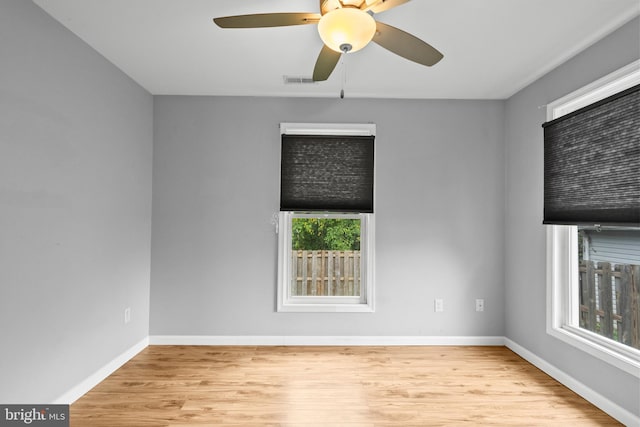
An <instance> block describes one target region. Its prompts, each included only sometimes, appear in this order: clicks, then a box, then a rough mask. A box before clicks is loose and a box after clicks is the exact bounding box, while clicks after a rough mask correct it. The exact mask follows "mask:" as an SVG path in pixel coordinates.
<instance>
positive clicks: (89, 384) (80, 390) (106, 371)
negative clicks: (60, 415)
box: [52, 337, 149, 405]
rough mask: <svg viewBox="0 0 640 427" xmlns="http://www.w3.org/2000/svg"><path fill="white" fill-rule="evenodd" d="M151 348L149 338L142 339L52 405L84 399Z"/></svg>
mask: <svg viewBox="0 0 640 427" xmlns="http://www.w3.org/2000/svg"><path fill="white" fill-rule="evenodd" d="M148 346H149V337H146V338H144V339H142V340H141V341H140V342H138V343H137V344H135V345H134V346H133V347H131V348H129V349H128V350H126V351H125V352H124V353H122V354H120V355H119V356H118V357H116V358H115V359H113V360H112V361H111V362H109V363H107V364H106V365H104V366H103V367H102V368H100V369H98V370H97V371H96V372H94V373H93V374H92V375H91V376H89V377H88V378H87V379H85V380H84V381H82V382H80V383H79V384H78V385H76V386H75V387H73V388H72V389H71V390H69V391H68V392H66V393H65V394H63V395H62V396H60V397H58V398H57V399H55V400H54V401H53V402H52V403H53V404H55V405H71V404H72V403H73V402H75V401H76V400H78V399H79V398H80V397H82V396H83V395H84V394H85V393H87V392H88V391H89V390H91V389H92V388H94V387H95V386H96V385H98V384H99V383H100V382H101V381H102V380H104V379H105V378H107V377H108V376H109V375H111V374H112V373H114V372H115V371H116V370H117V369H118V368H120V367H121V366H122V365H124V364H125V363H127V362H128V361H129V360H131V359H132V358H133V357H134V356H135V355H136V354H138V353H140V352H141V351H142V350H144V349H145V348H147V347H148Z"/></svg>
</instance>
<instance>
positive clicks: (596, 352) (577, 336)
mask: <svg viewBox="0 0 640 427" xmlns="http://www.w3.org/2000/svg"><path fill="white" fill-rule="evenodd" d="M547 333H548V334H549V335H551V336H553V337H555V338H557V339H559V340H561V341H564V342H565V343H567V344H570V345H572V346H574V347H576V348H578V349H580V350H582V351H584V352H585V353H587V354H589V355H591V356H593V357H596V358H598V359H600V360H602V361H604V362H606V363H608V364H610V365H612V366H615V367H616V368H619V369H621V370H623V371H625V372H626V373H628V374H631V375H633V376H634V377H636V378H640V352H638V351H637V350H635V349H629V350H627V349H620V350H618V349H616V350H614V349H612V348H609V347H610V346H615V347H617V345H616V344H615V343H613V344H608V345H604V344H600V343H598V342H597V341H598V340H599V338H600V337H599V336H598V335H596V334H593V333H590V332H588V331H583V330H581V329H579V328H575V327H572V326H567V325H565V326H563V327H549V328H548V329H547ZM592 335H595V336H592ZM602 340H603V341H604V339H602ZM623 352H624V353H623ZM636 352H637V353H639V355H636V354H633V353H636ZM625 353H631V354H628V355H627V354H625Z"/></svg>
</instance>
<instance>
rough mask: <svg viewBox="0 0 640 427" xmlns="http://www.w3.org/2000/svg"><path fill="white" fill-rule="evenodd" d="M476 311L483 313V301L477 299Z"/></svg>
mask: <svg viewBox="0 0 640 427" xmlns="http://www.w3.org/2000/svg"><path fill="white" fill-rule="evenodd" d="M476 311H484V300H483V299H477V300H476Z"/></svg>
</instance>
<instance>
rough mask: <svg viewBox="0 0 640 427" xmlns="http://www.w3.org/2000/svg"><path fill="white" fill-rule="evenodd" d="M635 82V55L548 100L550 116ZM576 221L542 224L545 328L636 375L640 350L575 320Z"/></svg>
mask: <svg viewBox="0 0 640 427" xmlns="http://www.w3.org/2000/svg"><path fill="white" fill-rule="evenodd" d="M637 84H640V60H638V61H634V62H633V63H631V64H629V65H628V66H626V67H624V68H622V69H620V70H618V71H615V72H613V73H611V74H609V75H607V76H605V77H603V78H602V79H599V80H597V81H595V82H594V83H592V84H590V85H587V86H585V87H583V88H581V89H579V90H577V91H575V92H572V93H570V94H568V95H566V96H564V97H562V98H560V99H558V100H556V101H554V102H552V103H550V104H549V105H547V120H548V121H549V120H553V119H556V118H558V117H561V116H563V115H565V114H568V113H571V112H572V111H575V110H577V109H579V108H582V107H584V106H586V105H589V104H592V103H594V102H597V101H599V100H600V99H604V98H606V97H608V96H610V95H613V94H615V93H618V92H621V91H623V90H625V89H628V88H630V87H632V86H635V85H637ZM577 252H578V233H577V226H568V225H549V226H547V333H548V334H549V335H551V336H553V337H556V338H558V339H560V340H562V341H564V342H566V343H568V344H570V345H572V346H574V347H576V348H579V349H581V350H582V351H584V352H586V353H588V354H590V355H592V356H594V357H597V358H599V359H601V360H603V361H605V362H607V363H609V364H611V365H613V366H616V367H618V368H620V369H622V370H624V371H625V372H627V373H629V374H631V375H633V376H635V377H636V378H640V351H639V350H637V349H634V348H631V347H629V346H627V345H624V344H621V343H618V342H616V341H613V340H610V339H608V338H605V337H602V336H600V335H598V334H596V333H594V332H591V331H588V330H585V329H583V328H580V327H579V326H578V325H579V323H578V318H579V310H578V308H577V307H578V306H577V301H579V295H578V291H579V282H578V281H579V278H578V274H579V273H578V253H577Z"/></svg>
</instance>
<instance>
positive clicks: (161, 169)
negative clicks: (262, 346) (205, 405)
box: [150, 87, 504, 336]
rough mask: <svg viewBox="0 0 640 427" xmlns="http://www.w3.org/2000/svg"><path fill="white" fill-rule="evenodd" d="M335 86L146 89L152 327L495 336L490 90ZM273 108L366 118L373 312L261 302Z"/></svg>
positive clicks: (497, 243) (271, 269)
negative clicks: (231, 92) (431, 97)
mask: <svg viewBox="0 0 640 427" xmlns="http://www.w3.org/2000/svg"><path fill="white" fill-rule="evenodd" d="M337 95H338V94H337V93H336V98H335V99H285V98H226V97H178V96H156V97H154V103H155V116H154V170H153V232H152V234H153V242H152V251H151V253H152V255H151V260H152V261H151V279H152V283H153V286H152V292H151V325H150V334H151V335H172V334H185V335H278V336H282V335H284V336H292V335H293V336H295V335H329V336H332V335H418V336H419V335H440V336H451V335H454V336H455V335H497V336H502V335H503V334H504V314H503V309H504V286H503V273H502V272H503V269H504V266H503V259H504V250H503V243H504V239H503V236H504V235H503V231H502V229H503V220H504V157H503V153H504V146H503V128H504V124H503V117H504V111H503V102H501V101H410V100H405V101H402V100H353V99H344V100H340V99H338V97H337ZM347 96H348V87H347ZM280 122H329V123H332V122H333V123H335V122H373V123H375V124H376V125H377V138H376V188H375V198H376V199H375V208H376V214H375V215H376V265H375V267H376V312H375V313H347V314H345V313H341V314H335V313H334V314H329V313H319V314H318V313H276V312H275V293H276V266H277V259H276V258H277V237H276V235H275V233H274V227H273V225H272V223H271V222H272V216H273V215H274V213H276V212H277V211H278V207H279V199H278V197H279V151H280V145H279V144H280V137H279V130H278V124H279V123H280ZM434 298H444V300H445V312H444V313H434V311H433V299H434ZM475 298H485V300H486V311H485V312H484V313H476V312H475Z"/></svg>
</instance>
